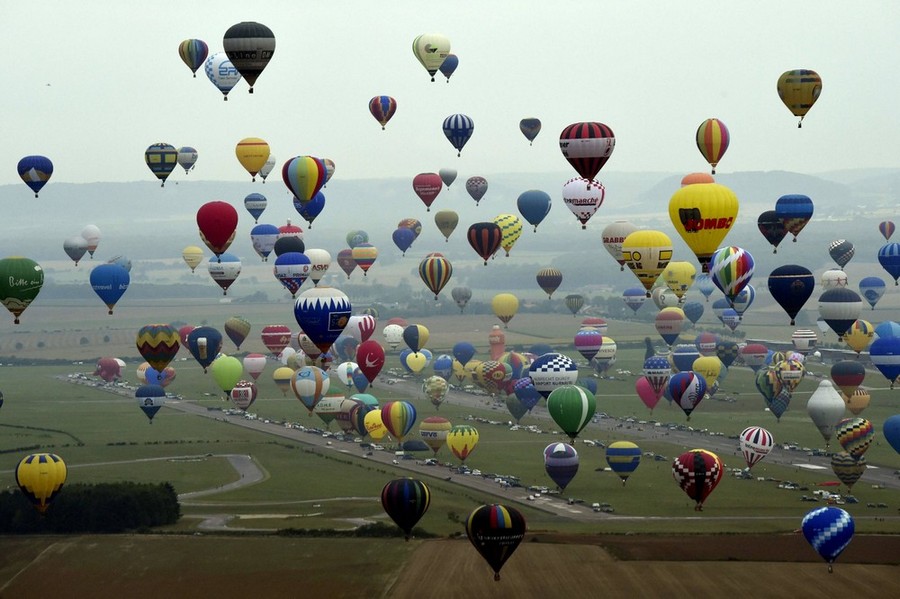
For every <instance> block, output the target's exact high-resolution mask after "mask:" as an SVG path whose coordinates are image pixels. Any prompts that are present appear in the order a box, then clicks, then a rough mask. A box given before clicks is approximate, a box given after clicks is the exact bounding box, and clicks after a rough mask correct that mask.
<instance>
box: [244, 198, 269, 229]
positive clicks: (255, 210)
mask: <svg viewBox="0 0 900 599" xmlns="http://www.w3.org/2000/svg"><path fill="white" fill-rule="evenodd" d="M268 204H269V203H268V201H267V200H266V196H264V195H263V194H261V193H251V194H249V195H248V196H247V197H245V198H244V208H246V209H247V212H249V213H250V216H252V217H253V222H259V217H260V216H262V213H263V212H264V211H265V210H266V206H268Z"/></svg>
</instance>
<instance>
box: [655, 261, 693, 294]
mask: <svg viewBox="0 0 900 599" xmlns="http://www.w3.org/2000/svg"><path fill="white" fill-rule="evenodd" d="M662 276H663V281H665V283H666V287H668V288H669V289H671V290H672V291H673V292H674V293H675V295H676V296H677V297H678V299H681V298H682V297H684V294H685V293H687V290H688V289H690V288H691V285H693V284H694V279H696V278H697V269H696V268H695V267H694V265H693V264H691V263H690V262H685V261H683V260H678V261H675V262H669V265H668V266H667V267H666V269H665V270H664V271H663V274H662Z"/></svg>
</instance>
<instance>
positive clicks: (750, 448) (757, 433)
mask: <svg viewBox="0 0 900 599" xmlns="http://www.w3.org/2000/svg"><path fill="white" fill-rule="evenodd" d="M738 438H739V439H740V445H741V453H743V454H744V461H746V462H747V468H753V466H754V464H756V463H757V462H758V461H760V460H761V459H763V458H764V457H766V456H767V455H769V452H770V451H772V447H774V445H775V439H774V437H772V433H770V432H769V431H767V430H766V429H764V428H762V427H761V426H748V427H747V428H745V429H744V430H743V431H741V434H740V435H738Z"/></svg>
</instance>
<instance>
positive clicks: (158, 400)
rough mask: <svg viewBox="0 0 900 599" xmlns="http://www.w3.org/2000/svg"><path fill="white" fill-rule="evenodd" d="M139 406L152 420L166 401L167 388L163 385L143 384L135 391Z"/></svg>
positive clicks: (151, 420)
mask: <svg viewBox="0 0 900 599" xmlns="http://www.w3.org/2000/svg"><path fill="white" fill-rule="evenodd" d="M134 396H135V398H137V402H138V407H139V408H141V410H142V411H143V412H144V414H146V415H147V418H149V419H150V422H151V423H152V422H153V417H154V416H156V413H157V412H159V409H160V408H161V407H162V406H163V404H164V403H165V401H166V390H165V389H163V388H162V386H161V385H141V386H140V387H138V389H137V391H135V392H134Z"/></svg>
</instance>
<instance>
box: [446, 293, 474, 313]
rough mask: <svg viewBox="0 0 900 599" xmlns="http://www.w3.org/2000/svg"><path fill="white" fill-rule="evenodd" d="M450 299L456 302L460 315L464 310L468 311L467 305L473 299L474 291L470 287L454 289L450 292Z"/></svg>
mask: <svg viewBox="0 0 900 599" xmlns="http://www.w3.org/2000/svg"><path fill="white" fill-rule="evenodd" d="M450 297H452V298H453V301H454V302H456V305H457V306H458V307H459V313H460V314H462V313H463V310H465V309H466V304H468V303H469V300H470V299H472V290H471V289H469V288H468V287H454V288H453V289H452V290H451V291H450Z"/></svg>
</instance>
